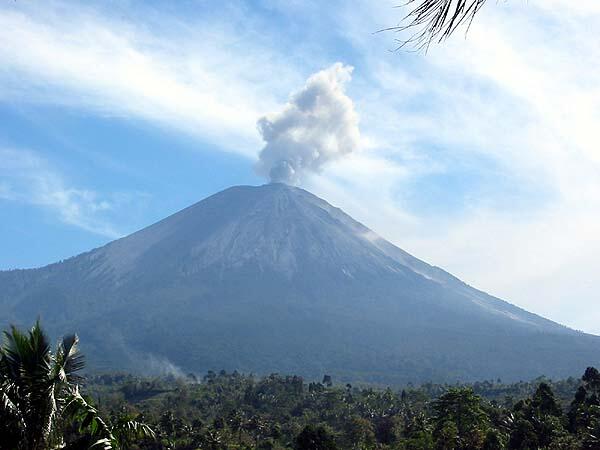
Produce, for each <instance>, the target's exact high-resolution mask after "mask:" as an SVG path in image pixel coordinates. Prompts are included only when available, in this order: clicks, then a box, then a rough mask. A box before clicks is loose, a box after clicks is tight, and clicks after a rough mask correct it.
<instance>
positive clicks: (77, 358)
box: [53, 334, 85, 383]
mask: <svg viewBox="0 0 600 450" xmlns="http://www.w3.org/2000/svg"><path fill="white" fill-rule="evenodd" d="M78 344H79V338H78V337H77V335H76V334H71V335H68V336H65V337H63V338H62V340H61V342H60V343H59V344H58V346H57V349H56V355H55V361H54V368H53V375H54V376H55V377H56V378H58V380H60V381H61V382H63V383H71V382H73V381H77V380H78V379H79V377H78V376H77V374H76V372H78V371H80V370H81V369H83V367H84V366H85V358H84V356H83V355H82V354H81V353H80V352H79V348H78Z"/></svg>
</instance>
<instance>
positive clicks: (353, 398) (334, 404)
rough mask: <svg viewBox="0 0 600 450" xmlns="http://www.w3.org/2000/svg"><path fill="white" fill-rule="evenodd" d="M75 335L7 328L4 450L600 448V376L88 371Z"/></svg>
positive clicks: (2, 378)
mask: <svg viewBox="0 0 600 450" xmlns="http://www.w3.org/2000/svg"><path fill="white" fill-rule="evenodd" d="M77 346H78V339H77V337H76V336H74V335H72V336H67V337H65V338H63V339H62V340H61V341H60V343H59V344H58V345H57V347H56V348H54V349H52V348H51V345H50V344H49V341H48V339H47V337H46V336H45V334H44V333H43V331H42V330H41V328H40V326H39V324H36V325H35V326H34V327H33V328H32V329H31V330H29V331H27V332H23V331H20V330H19V329H17V328H14V327H13V328H12V329H10V330H8V331H6V332H5V336H4V344H3V345H2V347H1V353H0V399H1V401H0V437H1V439H0V449H1V450H21V449H27V450H30V449H31V450H33V449H36V450H38V449H39V450H41V449H58V448H63V449H87V448H98V449H103V450H109V449H112V448H115V449H116V448H121V449H145V450H159V449H173V450H175V449H178V450H194V449H207V450H226V449H240V450H241V449H244V450H249V449H262V450H264V449H296V450H320V449H323V450H333V449H343V450H346V449H390V450H392V449H394V450H400V449H407V450H408V449H411V450H425V449H431V450H434V449H435V450H470V449H485V450H492V449H515V450H516V449H519V450H535V449H600V372H599V371H598V370H597V369H595V368H593V367H590V368H588V369H587V370H586V371H585V373H584V374H583V376H582V377H581V378H580V379H576V378H569V379H566V380H560V381H552V380H549V379H545V378H539V379H536V380H533V381H529V382H524V381H523V382H519V383H510V384H507V383H503V382H502V380H487V381H482V382H477V383H472V384H464V385H463V384H454V385H440V384H430V383H427V384H423V385H420V386H412V385H407V386H405V387H403V388H398V389H391V388H387V389H386V388H381V387H370V386H367V385H361V386H352V385H350V384H337V383H336V380H335V379H332V377H330V376H328V375H324V376H323V378H322V379H319V380H317V381H310V380H304V379H302V378H301V377H298V376H293V375H280V374H272V375H269V376H265V377H256V376H253V375H251V374H240V373H237V372H233V373H227V372H225V371H220V372H213V371H210V372H208V373H207V374H206V375H204V376H201V377H198V376H196V375H194V374H189V375H187V376H173V375H171V376H166V377H155V378H152V377H143V376H138V375H132V374H120V373H103V374H92V373H89V374H85V375H82V373H83V372H82V369H83V367H84V360H83V356H82V355H81V353H80V352H79V350H78V348H77Z"/></svg>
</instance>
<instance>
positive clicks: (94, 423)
mask: <svg viewBox="0 0 600 450" xmlns="http://www.w3.org/2000/svg"><path fill="white" fill-rule="evenodd" d="M63 416H64V417H68V418H70V419H72V420H74V421H77V422H79V431H80V432H88V433H89V434H90V435H91V436H93V437H97V438H98V440H97V441H96V442H95V444H94V445H93V446H92V447H94V446H95V447H94V448H101V449H103V450H110V449H112V448H113V445H112V444H113V443H115V442H116V440H115V437H114V436H113V433H112V431H111V428H110V427H109V426H108V425H107V424H106V422H104V420H103V419H102V417H100V414H99V413H98V410H97V409H96V408H94V407H93V406H92V405H91V404H89V403H88V402H87V401H86V400H85V398H83V396H82V395H81V394H80V393H79V389H78V388H77V387H75V388H74V389H73V391H72V393H71V394H70V396H69V397H68V399H67V402H66V406H65V408H64V410H63Z"/></svg>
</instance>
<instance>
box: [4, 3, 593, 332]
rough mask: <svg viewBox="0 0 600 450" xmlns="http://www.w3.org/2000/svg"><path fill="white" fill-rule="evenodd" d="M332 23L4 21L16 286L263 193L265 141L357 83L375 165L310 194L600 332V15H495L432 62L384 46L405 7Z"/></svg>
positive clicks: (78, 13)
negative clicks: (22, 278)
mask: <svg viewBox="0 0 600 450" xmlns="http://www.w3.org/2000/svg"><path fill="white" fill-rule="evenodd" d="M323 3H324V2H317V1H314V2H312V1H302V2H300V1H279V0H265V1H247V2H243V1H239V2H235V1H231V2H227V1H224V2H223V1H219V2H214V1H201V0H197V1H186V2H177V3H175V2H167V1H165V2H158V1H155V2H141V1H125V0H123V1H110V2H98V3H94V2H80V3H78V2H68V3H62V2H60V1H48V2H44V6H43V7H40V4H39V3H34V2H28V1H17V2H2V4H0V217H1V218H2V220H1V221H0V269H9V268H17V267H36V266H40V265H44V264H48V263H51V262H54V261H57V260H60V259H63V258H67V257H69V256H72V255H75V254H78V253H81V252H83V251H86V250H89V249H90V248H92V247H96V246H99V245H102V244H104V243H106V242H108V241H110V240H111V239H114V238H115V237H118V236H123V235H126V234H128V233H130V232H133V231H135V230H137V229H139V228H141V227H144V226H146V225H149V224H151V223H153V222H155V221H156V220H159V219H161V218H163V217H165V216H166V215H168V214H171V213H173V212H176V211H177V210H179V209H181V208H183V207H185V206H188V205H189V204H191V203H193V202H196V201H198V200H200V199H202V198H204V197H206V196H207V195H210V194H212V193H214V192H217V191H219V190H221V189H223V188H225V187H228V186H230V185H234V184H260V183H264V182H265V181H266V180H265V179H264V178H262V177H261V176H259V175H257V172H256V170H255V168H256V164H257V160H258V156H259V154H260V151H261V149H262V148H263V146H264V143H263V141H262V139H261V135H260V134H259V132H258V130H257V121H258V120H259V118H261V117H263V116H265V115H266V116H267V117H279V116H278V114H282V111H286V108H289V105H288V106H286V103H287V102H289V101H291V100H290V98H291V97H290V96H291V95H293V93H296V92H299V91H301V90H302V89H304V87H305V86H307V85H308V84H310V81H307V80H309V79H310V77H311V76H314V74H316V73H324V72H322V71H328V70H331V68H332V67H334V65H335V64H336V63H340V64H341V65H340V66H338V67H345V68H348V73H350V69H349V68H350V67H352V68H353V69H352V71H351V80H350V79H349V80H347V81H345V82H344V83H343V86H342V87H341V88H340V89H343V93H340V95H343V98H344V99H348V101H349V102H350V103H349V105H350V106H349V108H351V110H352V111H351V112H352V117H354V114H355V115H356V118H357V124H354V122H352V124H351V126H350V128H352V131H353V132H354V131H356V133H357V136H359V137H357V138H356V139H355V140H354V141H353V142H354V143H355V144H356V145H355V147H356V148H353V151H352V152H350V153H347V154H344V155H337V154H336V155H334V157H332V158H331V160H330V161H328V162H327V163H326V164H324V165H323V166H322V167H321V168H320V169H319V170H317V171H313V172H311V171H307V172H306V173H303V174H302V177H301V179H300V184H301V186H303V187H305V188H307V189H309V190H311V191H313V192H314V193H316V194H317V195H320V196H322V197H324V198H325V199H327V200H329V201H330V202H331V203H333V204H335V205H336V206H339V207H341V208H343V209H344V210H345V211H346V212H348V213H350V214H351V215H353V216H354V217H355V218H357V219H359V220H360V221H362V222H363V223H365V224H366V225H368V226H370V227H371V228H373V229H374V230H375V231H376V232H378V233H379V234H381V235H382V236H384V237H386V238H388V239H389V240H391V241H393V242H394V243H396V244H397V245H399V246H400V247H402V248H404V249H406V250H407V251H409V252H411V253H413V254H414V255H416V256H418V257H420V258H422V259H424V260H426V261H428V262H430V263H432V264H436V265H439V266H441V267H443V268H445V269H447V270H449V271H450V272H452V273H454V274H455V275H457V276H459V277H460V278H462V279H463V280H465V281H466V282H468V283H470V284H472V285H474V286H476V287H478V288H480V289H482V290H485V291H487V292H490V293H492V294H494V295H497V296H500V297H502V298H505V299H507V300H509V301H511V302H513V303H516V304H518V305H519V306H522V307H525V308H527V309H529V310H532V311H534V312H537V313H540V314H542V315H545V316H547V317H549V318H551V319H554V320H557V321H559V322H562V323H565V324H567V325H569V326H572V327H575V328H578V329H583V330H585V331H589V332H595V333H600V325H598V324H599V323H600V309H599V308H598V307H597V306H596V305H597V304H598V300H600V299H599V298H598V297H599V296H598V294H597V292H598V284H599V281H600V280H599V277H598V274H597V265H598V264H597V255H598V254H599V251H600V239H599V238H598V232H599V231H600V150H599V148H598V145H597V141H598V139H597V123H599V122H600V86H599V84H598V82H597V73H599V72H600V50H599V49H598V48H597V46H596V45H595V42H597V32H596V31H595V30H597V29H599V27H600V5H598V2H597V1H596V0H587V1H580V2H576V4H574V2H569V1H568V0H545V1H544V2H541V1H540V2H528V3H523V2H516V1H514V2H506V3H504V2H503V3H498V4H496V3H495V2H490V4H488V5H486V7H485V8H484V9H483V11H482V13H481V15H480V17H478V19H477V20H476V21H475V23H474V24H473V27H472V28H471V30H470V32H469V34H468V36H467V38H466V39H465V37H464V35H462V34H460V33H459V34H458V35H456V36H454V37H453V38H452V39H451V40H450V41H448V42H446V43H444V44H443V45H439V46H434V47H432V48H431V49H430V51H429V52H428V53H427V54H422V53H410V52H392V51H390V50H391V49H393V48H394V46H395V42H394V39H395V38H396V36H395V35H394V34H392V33H379V34H376V33H374V32H375V31H377V30H379V29H381V28H384V27H387V26H392V25H395V24H396V23H397V22H398V20H399V19H400V17H401V16H402V11H401V10H399V9H397V8H394V6H395V5H396V4H397V3H398V2H394V1H381V2H368V1H356V2H341V1H339V2H336V1H332V2H326V5H325V6H324V5H323ZM325 73H327V72H325ZM307 83H308V84H307ZM344 101H345V100H344Z"/></svg>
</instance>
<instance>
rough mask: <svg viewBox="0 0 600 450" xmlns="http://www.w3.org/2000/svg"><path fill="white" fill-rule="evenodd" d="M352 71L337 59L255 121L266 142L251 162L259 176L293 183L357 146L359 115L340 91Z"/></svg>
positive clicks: (358, 140) (348, 152)
mask: <svg viewBox="0 0 600 450" xmlns="http://www.w3.org/2000/svg"><path fill="white" fill-rule="evenodd" d="M352 70H353V68H352V67H351V66H346V65H343V64H342V63H336V64H334V65H333V66H331V67H329V68H327V69H325V70H322V71H320V72H317V73H315V74H313V75H311V76H310V78H308V80H307V81H306V84H305V85H304V87H303V88H302V89H301V90H300V91H298V92H296V93H294V94H292V96H291V98H290V100H289V101H288V103H286V105H285V106H284V107H283V109H282V110H281V111H279V112H276V113H273V114H268V115H266V116H264V117H261V118H260V119H259V120H258V124H257V125H258V130H259V132H260V134H261V136H262V138H263V140H264V141H265V146H264V147H263V149H262V150H261V152H260V155H259V161H258V163H257V166H256V170H257V172H258V173H259V174H260V175H262V176H265V177H267V178H269V179H270V181H271V182H282V183H287V184H298V183H299V182H300V180H301V178H302V175H303V173H305V172H316V173H319V172H320V170H321V168H322V167H323V166H324V165H325V164H326V163H327V162H329V161H332V160H335V159H339V158H341V157H343V156H344V155H348V154H350V153H352V152H354V151H355V150H356V149H357V148H358V146H359V142H360V132H359V129H358V115H357V114H356V111H355V110H354V104H353V102H352V100H351V99H350V97H348V96H347V95H346V93H345V92H344V87H345V84H346V83H347V82H348V81H350V79H351V75H352Z"/></svg>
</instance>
